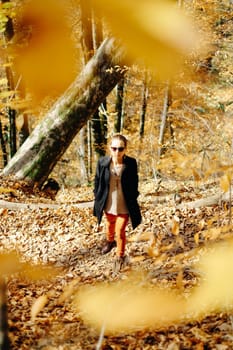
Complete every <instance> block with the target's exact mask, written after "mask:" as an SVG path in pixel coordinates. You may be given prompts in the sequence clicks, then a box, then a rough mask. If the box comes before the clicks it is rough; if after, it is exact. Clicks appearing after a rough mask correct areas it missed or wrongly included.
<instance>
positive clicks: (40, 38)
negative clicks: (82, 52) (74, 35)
mask: <svg viewBox="0 0 233 350" xmlns="http://www.w3.org/2000/svg"><path fill="white" fill-rule="evenodd" d="M16 23H17V24H16V29H17V31H16V35H15V39H14V42H15V45H14V50H15V57H16V67H17V71H18V74H19V75H22V77H23V82H24V85H25V86H26V87H27V88H28V90H29V92H31V93H32V94H33V97H34V98H35V99H37V100H40V99H42V98H44V97H46V96H57V95H59V94H60V93H62V92H63V91H64V90H65V89H66V88H67V87H68V86H69V84H70V83H71V82H72V81H73V80H74V78H75V76H76V74H77V72H76V70H75V60H77V58H78V50H77V49H75V47H74V42H73V41H72V39H71V31H70V28H69V25H68V22H67V18H66V13H65V9H64V8H63V7H62V6H61V3H60V2H58V1H56V0H40V1H37V0H30V1H28V2H26V3H25V4H24V5H23V6H21V7H20V8H19V11H18V13H17V21H16ZM76 68H77V67H76Z"/></svg>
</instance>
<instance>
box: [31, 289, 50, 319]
mask: <svg viewBox="0 0 233 350" xmlns="http://www.w3.org/2000/svg"><path fill="white" fill-rule="evenodd" d="M47 303H48V296H47V295H41V296H40V297H39V298H37V299H36V301H35V302H34V303H33V305H32V307H31V320H32V321H35V318H36V316H37V315H38V314H39V312H40V311H41V310H43V308H44V307H45V305H46V304H47Z"/></svg>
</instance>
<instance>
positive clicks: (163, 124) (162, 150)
mask: <svg viewBox="0 0 233 350" xmlns="http://www.w3.org/2000/svg"><path fill="white" fill-rule="evenodd" d="M170 105H171V86H170V83H169V82H168V83H167V86H166V89H165V96H164V103H163V111H162V115H161V124H160V132H159V149H158V159H160V158H161V156H162V155H163V154H164V153H165V151H166V148H165V146H164V135H165V130H166V127H167V115H168V110H169V106H170Z"/></svg>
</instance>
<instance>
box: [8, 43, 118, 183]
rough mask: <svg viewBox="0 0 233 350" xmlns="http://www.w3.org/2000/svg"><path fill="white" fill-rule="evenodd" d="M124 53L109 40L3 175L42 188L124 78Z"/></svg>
mask: <svg viewBox="0 0 233 350" xmlns="http://www.w3.org/2000/svg"><path fill="white" fill-rule="evenodd" d="M121 59H122V51H121V50H120V49H119V47H116V43H115V41H114V40H113V39H106V40H105V41H104V42H103V43H102V45H101V46H100V47H99V49H98V50H97V52H96V54H95V55H94V56H93V58H92V59H91V60H90V61H89V62H88V64H87V65H86V66H85V67H84V69H83V71H82V72H81V74H80V76H79V77H78V78H77V79H76V80H75V81H74V83H73V84H72V85H71V86H70V87H69V88H68V89H67V91H66V92H65V93H64V94H63V95H62V96H61V97H60V98H59V99H58V101H57V102H56V103H55V104H54V106H53V107H52V108H51V110H50V111H49V112H48V113H47V115H46V117H45V118H44V120H43V121H42V122H41V123H40V124H39V125H38V126H37V127H36V128H35V129H34V130H33V132H32V133H31V135H30V136H29V137H28V139H27V140H26V141H25V142H24V144H23V145H22V146H21V147H20V149H19V150H18V152H17V153H16V154H15V156H14V157H13V158H12V159H11V160H10V162H9V163H8V165H7V166H6V167H5V168H4V169H3V175H9V174H13V175H15V176H16V178H18V179H23V180H27V181H31V182H32V184H35V183H36V184H37V185H38V186H41V185H42V184H43V182H44V181H45V180H46V179H47V177H48V175H49V174H50V172H51V171H52V169H53V167H54V166H55V164H56V162H57V161H58V159H59V158H60V157H61V156H62V155H63V154H64V152H65V151H66V149H67V148H68V146H69V145H70V143H71V142H72V140H73V138H74V137H75V135H76V134H77V133H78V131H79V130H80V129H81V128H82V127H83V126H84V125H85V124H86V123H87V121H88V119H89V118H90V117H91V116H92V115H93V114H94V113H95V111H96V110H97V108H98V106H99V105H100V104H101V103H102V102H103V101H104V99H105V98H106V96H107V95H108V94H109V93H110V91H111V90H112V89H113V88H114V86H115V85H116V84H117V83H118V81H119V80H120V79H121V78H122V76H123V75H124V72H123V69H122V70H121V69H119V67H117V65H120V64H121Z"/></svg>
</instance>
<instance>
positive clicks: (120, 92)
mask: <svg viewBox="0 0 233 350" xmlns="http://www.w3.org/2000/svg"><path fill="white" fill-rule="evenodd" d="M124 85H125V79H124V78H122V79H121V81H119V83H118V84H117V98H116V107H115V109H116V114H117V115H116V119H115V124H114V130H115V132H121V130H122V129H123V114H124V111H123V99H124Z"/></svg>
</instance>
